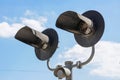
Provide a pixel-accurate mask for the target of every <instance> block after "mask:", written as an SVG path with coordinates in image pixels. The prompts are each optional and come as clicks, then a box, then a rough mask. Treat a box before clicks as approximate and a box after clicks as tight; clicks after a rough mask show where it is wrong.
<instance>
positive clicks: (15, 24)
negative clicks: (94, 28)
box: [0, 0, 120, 80]
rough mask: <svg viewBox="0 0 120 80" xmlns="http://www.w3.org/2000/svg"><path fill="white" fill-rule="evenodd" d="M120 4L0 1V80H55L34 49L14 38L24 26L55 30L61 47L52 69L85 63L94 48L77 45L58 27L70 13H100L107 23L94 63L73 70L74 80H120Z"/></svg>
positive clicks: (113, 0)
mask: <svg viewBox="0 0 120 80" xmlns="http://www.w3.org/2000/svg"><path fill="white" fill-rule="evenodd" d="M119 3H120V1H119V0H100V1H98V0H89V1H88V0H76V1H75V0H36V1H35V0H10V1H8V0H1V1H0V80H43V79H44V80H47V79H49V80H55V79H57V78H56V77H55V76H54V75H53V72H51V71H49V70H48V68H47V65H46V61H40V60H38V59H37V57H36V56H35V53H34V48H33V47H31V46H29V45H26V44H24V43H22V42H20V41H18V40H16V39H15V38H14V36H15V34H16V32H17V31H18V30H19V29H20V28H22V27H24V26H25V25H27V26H29V27H31V28H33V29H35V30H38V31H40V32H41V31H43V30H45V29H47V28H53V29H55V30H56V31H57V33H58V36H59V45H58V48H57V50H56V52H55V53H54V55H53V56H52V58H51V62H50V64H51V66H52V67H56V66H57V64H63V63H64V62H65V61H67V60H71V61H73V62H74V63H75V62H76V61H78V60H80V61H85V60H86V59H87V58H88V57H89V56H90V51H91V48H84V47H81V46H80V45H78V44H77V42H76V41H75V39H74V36H73V34H71V33H69V32H66V31H63V30H60V29H58V28H57V27H56V26H55V23H56V19H57V18H58V16H59V15H60V14H61V13H63V12H65V11H68V10H71V11H75V12H78V13H80V14H82V13H84V12H85V11H88V10H97V11H99V12H100V13H101V14H102V15H103V17H104V20H105V32H104V35H103V36H102V38H101V40H100V41H99V42H98V43H97V44H96V45H95V49H96V50H95V56H94V58H93V60H92V61H91V62H90V63H89V64H87V65H85V66H83V67H82V69H76V68H75V69H73V79H74V80H79V79H81V80H120V31H119V30H120V27H119V25H120V22H119V19H120V15H119V14H120V10H119V8H120V4H119Z"/></svg>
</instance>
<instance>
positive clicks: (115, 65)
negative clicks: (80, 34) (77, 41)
mask: <svg viewBox="0 0 120 80" xmlns="http://www.w3.org/2000/svg"><path fill="white" fill-rule="evenodd" d="M95 49H96V51H95V56H94V57H93V60H92V61H91V63H90V64H88V65H92V66H93V67H94V68H91V71H90V73H91V74H93V75H99V76H106V77H112V78H120V43H115V42H109V41H100V42H99V43H98V44H96V46H95ZM89 55H90V49H85V48H82V47H80V46H79V45H75V46H74V47H72V48H71V49H69V50H68V51H66V52H64V53H62V54H61V55H59V57H60V59H64V60H74V61H77V60H81V61H85V59H86V58H88V57H89Z"/></svg>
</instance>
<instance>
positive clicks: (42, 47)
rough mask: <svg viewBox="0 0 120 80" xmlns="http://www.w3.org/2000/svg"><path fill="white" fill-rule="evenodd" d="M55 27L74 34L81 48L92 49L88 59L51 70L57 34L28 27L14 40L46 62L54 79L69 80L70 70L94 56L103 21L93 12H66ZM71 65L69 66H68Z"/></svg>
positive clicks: (50, 30)
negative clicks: (50, 65)
mask: <svg viewBox="0 0 120 80" xmlns="http://www.w3.org/2000/svg"><path fill="white" fill-rule="evenodd" d="M56 26H57V27H58V28H60V29H63V30H66V31H68V32H71V33H73V34H74V37H75V40H76V41H77V43H78V44H79V45H81V46H82V47H92V52H91V56H90V58H89V59H88V60H87V61H85V62H83V63H81V62H80V61H78V62H77V63H76V64H75V65H73V64H72V62H69V61H68V62H67V61H66V63H68V64H65V66H64V67H60V66H59V67H57V68H55V69H52V68H50V67H49V59H50V58H51V57H52V55H53V54H54V52H55V50H56V49H57V46H58V34H57V32H56V31H55V30H54V29H52V28H48V29H46V30H44V31H43V32H39V31H36V30H34V29H32V28H30V27H28V26H25V27H23V28H21V29H20V30H19V31H18V32H17V33H16V35H15V38H16V39H18V40H19V41H22V42H24V43H26V44H28V45H31V46H33V47H34V48H35V54H36V56H37V58H38V59H39V60H43V61H44V60H47V61H48V68H49V69H50V70H52V71H54V74H55V76H56V77H58V78H60V79H62V78H64V77H67V76H68V77H69V78H67V80H71V71H72V68H73V67H75V66H77V67H79V68H80V67H81V66H82V65H85V64H87V63H89V62H90V61H91V59H92V58H93V55H94V52H95V51H94V45H95V44H96V43H97V42H98V41H99V40H100V38H101V37H102V35H103V32H104V26H105V23H104V19H103V17H102V15H101V14H100V13H99V12H97V11H94V10H90V11H86V12H85V13H83V14H78V13H76V12H74V11H66V12H64V13H62V14H61V15H60V16H59V17H58V19H57V21H56ZM70 64H71V65H70Z"/></svg>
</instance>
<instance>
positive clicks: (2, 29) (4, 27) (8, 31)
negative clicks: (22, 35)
mask: <svg viewBox="0 0 120 80" xmlns="http://www.w3.org/2000/svg"><path fill="white" fill-rule="evenodd" d="M25 14H26V15H27V17H22V18H21V17H14V18H13V19H11V18H8V17H6V16H3V18H4V19H5V21H6V22H1V23H0V37H4V38H9V37H13V36H15V34H16V32H17V31H18V30H19V29H20V28H22V27H24V26H25V25H26V26H29V27H31V28H33V29H35V30H38V31H43V30H44V29H45V25H44V24H45V23H46V22H47V18H46V17H42V16H37V18H36V17H35V18H34V13H33V12H32V13H31V12H30V11H26V12H25ZM29 15H32V16H33V17H30V18H28V17H29ZM16 19H18V20H19V23H16ZM12 20H13V21H12ZM7 21H8V22H9V21H10V22H14V23H13V24H9V23H8V22H7Z"/></svg>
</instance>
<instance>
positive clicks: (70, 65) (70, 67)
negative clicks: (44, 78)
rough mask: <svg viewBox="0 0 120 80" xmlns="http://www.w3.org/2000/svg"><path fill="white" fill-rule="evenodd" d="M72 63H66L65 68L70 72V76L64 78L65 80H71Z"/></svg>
mask: <svg viewBox="0 0 120 80" xmlns="http://www.w3.org/2000/svg"><path fill="white" fill-rule="evenodd" d="M72 64H73V62H72V61H66V62H65V67H66V68H68V69H69V70H70V71H71V75H70V76H67V77H66V80H72V68H73V65H72Z"/></svg>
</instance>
